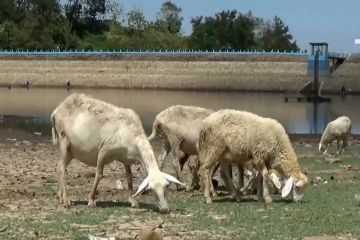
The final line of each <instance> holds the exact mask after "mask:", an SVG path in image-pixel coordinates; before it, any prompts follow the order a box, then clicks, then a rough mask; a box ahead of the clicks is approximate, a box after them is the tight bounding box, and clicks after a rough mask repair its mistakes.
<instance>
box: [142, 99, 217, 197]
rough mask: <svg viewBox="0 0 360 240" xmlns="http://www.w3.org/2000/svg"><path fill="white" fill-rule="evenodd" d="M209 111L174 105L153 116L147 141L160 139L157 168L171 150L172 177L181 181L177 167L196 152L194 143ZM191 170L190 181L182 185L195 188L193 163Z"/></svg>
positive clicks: (182, 164) (195, 170) (181, 167)
mask: <svg viewBox="0 0 360 240" xmlns="http://www.w3.org/2000/svg"><path fill="white" fill-rule="evenodd" d="M213 112H214V111H213V110H211V109H206V108H201V107H195V106H183V105H176V106H170V107H168V108H166V109H165V110H163V111H162V112H160V113H159V114H157V115H156V117H155V120H154V123H153V128H152V133H151V134H150V136H149V137H148V140H149V141H150V142H151V141H153V140H154V139H156V138H161V139H164V149H163V151H162V152H161V154H160V156H159V158H158V160H159V162H162V164H161V167H160V169H163V167H164V163H165V161H166V159H167V158H168V156H169V153H171V158H172V163H173V164H172V165H173V167H174V170H175V173H176V177H177V179H179V181H181V182H183V176H182V173H181V170H182V169H183V166H184V164H185V163H186V161H187V160H188V158H189V156H192V155H197V150H196V144H197V141H198V138H199V132H200V127H201V125H202V120H203V119H204V118H206V117H208V116H209V115H210V114H211V113H213ZM191 169H192V183H191V185H187V186H186V188H187V190H191V189H194V188H195V187H196V181H194V180H195V179H196V175H197V172H198V171H197V170H198V168H197V167H196V164H195V167H194V168H191Z"/></svg>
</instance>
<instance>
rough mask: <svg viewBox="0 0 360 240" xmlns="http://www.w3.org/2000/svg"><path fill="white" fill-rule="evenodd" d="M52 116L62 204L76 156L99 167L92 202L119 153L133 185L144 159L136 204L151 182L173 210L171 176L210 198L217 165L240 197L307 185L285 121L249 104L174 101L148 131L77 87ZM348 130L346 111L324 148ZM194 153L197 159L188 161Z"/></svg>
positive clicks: (297, 194) (296, 196) (266, 198)
mask: <svg viewBox="0 0 360 240" xmlns="http://www.w3.org/2000/svg"><path fill="white" fill-rule="evenodd" d="M51 123H52V139H53V143H54V144H58V145H59V148H60V155H61V157H60V161H59V163H58V183H59V191H58V195H57V196H58V198H59V199H60V200H61V201H62V203H63V204H64V206H65V207H69V206H70V201H69V198H68V195H67V191H66V183H65V173H66V167H67V165H68V164H69V163H70V161H71V160H72V159H74V158H76V159H78V160H79V161H81V162H83V163H85V164H87V165H90V166H94V167H96V174H95V181H94V184H93V186H92V189H91V191H90V195H89V203H88V205H89V206H92V207H94V206H96V201H95V195H96V188H97V186H98V184H99V181H100V179H101V177H102V174H103V169H104V165H106V164H108V163H111V162H113V161H115V160H117V161H120V162H121V163H123V164H124V166H125V172H126V177H127V183H128V190H129V192H132V190H133V189H132V188H133V186H132V173H131V168H130V165H131V164H138V163H140V164H141V165H142V167H143V169H144V170H145V172H146V173H147V176H146V177H145V179H144V180H143V181H142V182H141V184H140V186H139V188H138V190H137V192H136V193H135V194H134V195H130V197H129V200H130V201H131V204H132V206H133V207H137V206H138V203H137V201H136V199H135V197H136V196H137V195H139V194H140V193H141V192H143V191H144V190H145V189H149V190H151V192H152V193H153V196H154V199H155V202H156V204H157V206H158V207H159V211H160V212H161V213H167V212H169V210H170V208H169V204H168V201H167V194H166V190H167V186H168V185H169V184H170V183H175V184H177V186H178V188H179V189H180V188H184V187H185V188H186V189H187V190H192V189H195V188H197V187H200V189H201V190H202V191H203V192H204V197H205V199H206V202H207V203H211V202H212V196H216V190H215V188H214V186H213V183H212V177H213V175H214V173H215V172H216V169H217V168H219V169H220V174H221V177H222V179H223V181H224V183H225V186H226V188H227V190H228V191H229V194H230V195H231V196H232V197H234V198H235V199H236V200H237V201H240V200H241V195H242V194H244V193H246V192H247V191H248V190H249V189H250V188H251V189H252V190H256V193H257V197H258V200H259V201H263V202H265V203H266V204H269V203H271V202H272V199H271V196H270V193H271V192H272V189H275V190H278V191H281V196H282V197H286V196H288V195H290V193H292V198H293V200H294V201H301V200H302V199H303V196H304V192H305V190H306V188H307V186H308V185H309V180H308V178H307V175H306V173H304V172H302V170H301V168H300V166H299V163H298V159H297V156H296V154H295V151H294V149H293V147H292V145H291V142H290V139H289V137H288V135H287V133H286V131H285V129H284V127H283V126H282V125H281V124H280V123H279V122H278V121H276V120H274V119H270V118H264V117H261V116H259V115H256V114H253V113H249V112H245V111H236V110H229V109H224V110H220V111H213V110H210V109H204V108H200V107H193V106H181V105H176V106H171V107H169V108H167V109H165V110H164V111H162V112H161V113H159V114H158V115H157V116H156V118H155V121H154V124H153V129H152V133H151V135H150V136H149V137H147V136H146V134H145V131H144V129H143V126H142V123H141V120H140V118H139V116H138V115H137V114H136V113H135V112H134V111H133V110H131V109H126V108H119V107H117V106H114V105H112V104H109V103H106V102H103V101H101V100H98V99H95V98H93V97H90V96H87V95H84V94H72V95H70V96H68V97H67V98H66V99H65V100H64V101H63V102H62V103H60V104H59V105H58V107H57V108H56V109H55V110H54V111H53V113H52V115H51ZM350 134H351V122H350V119H349V118H347V117H340V118H338V119H336V120H335V121H333V122H330V123H329V124H328V126H327V127H326V129H325V131H324V133H323V135H322V137H321V140H320V143H319V151H321V152H323V153H326V152H327V151H328V149H329V146H330V144H331V142H332V141H333V140H337V146H338V149H337V154H341V153H342V151H343V149H344V148H345V147H346V145H347V143H348V139H349V137H350ZM154 139H162V140H163V141H162V142H163V150H162V152H161V153H160V155H159V157H158V161H159V162H161V163H162V165H161V167H159V165H158V161H157V158H156V156H155V154H154V151H153V148H152V145H151V143H150V142H151V141H153V140H154ZM340 141H342V145H341V144H340ZM191 156H193V158H192V159H195V160H194V161H188V159H189V158H190V157H191ZM194 157H196V158H194ZM168 159H169V160H171V161H172V165H173V167H174V170H175V173H176V178H175V177H173V176H171V175H169V174H167V173H164V172H162V167H163V164H164V162H166V161H167V160H168ZM186 162H188V163H189V169H190V170H191V176H192V178H191V182H190V184H184V183H183V182H184V178H183V176H182V168H183V166H184V164H185V163H186ZM190 162H191V164H190ZM232 165H235V166H236V167H237V168H238V171H239V174H238V180H237V186H234V183H233V179H232V174H231V167H232ZM245 175H247V176H248V179H247V181H246V182H244V176H245Z"/></svg>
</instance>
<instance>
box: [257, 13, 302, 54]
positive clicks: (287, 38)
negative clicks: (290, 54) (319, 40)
mask: <svg viewBox="0 0 360 240" xmlns="http://www.w3.org/2000/svg"><path fill="white" fill-rule="evenodd" d="M258 41H259V46H261V48H262V49H264V50H266V51H271V50H274V51H275V50H279V51H285V50H286V51H298V50H299V47H298V46H297V44H296V41H293V36H292V35H291V34H290V33H289V27H288V26H287V25H285V23H284V22H283V21H282V20H281V19H280V18H279V17H277V16H275V17H274V19H273V22H272V23H271V22H265V23H264V22H263V23H262V26H261V32H260V34H259V40H258Z"/></svg>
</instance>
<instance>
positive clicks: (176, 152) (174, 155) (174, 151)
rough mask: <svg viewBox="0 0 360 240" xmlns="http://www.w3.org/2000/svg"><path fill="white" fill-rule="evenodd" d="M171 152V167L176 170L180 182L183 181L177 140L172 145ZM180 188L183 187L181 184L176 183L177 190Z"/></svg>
mask: <svg viewBox="0 0 360 240" xmlns="http://www.w3.org/2000/svg"><path fill="white" fill-rule="evenodd" d="M171 153H172V160H173V167H174V170H175V172H176V177H177V179H178V180H179V181H180V182H184V181H183V176H182V173H181V167H180V143H179V142H177V143H176V144H174V145H172V149H171ZM181 189H183V186H181V185H179V184H178V185H177V190H181Z"/></svg>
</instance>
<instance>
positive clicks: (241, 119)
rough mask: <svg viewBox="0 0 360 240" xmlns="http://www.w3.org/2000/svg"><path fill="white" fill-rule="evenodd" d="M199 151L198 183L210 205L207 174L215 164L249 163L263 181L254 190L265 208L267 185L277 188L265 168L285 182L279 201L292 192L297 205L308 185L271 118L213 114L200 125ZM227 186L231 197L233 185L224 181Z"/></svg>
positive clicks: (225, 112)
mask: <svg viewBox="0 0 360 240" xmlns="http://www.w3.org/2000/svg"><path fill="white" fill-rule="evenodd" d="M198 151H199V160H200V165H201V167H200V176H201V183H202V185H203V189H204V196H205V198H206V202H207V203H211V202H212V198H211V196H210V173H211V171H212V170H213V168H214V167H215V166H216V164H217V163H218V162H220V164H229V163H240V164H241V163H245V162H247V161H251V162H252V164H253V166H254V167H255V169H256V170H257V171H258V172H259V173H260V174H258V179H259V180H260V177H262V180H261V181H258V186H257V189H258V190H260V191H257V192H258V198H259V200H262V199H263V200H264V201H265V203H266V204H269V203H271V202H272V199H271V197H270V195H269V189H268V181H270V180H271V181H273V182H274V184H275V185H276V186H278V185H279V182H277V181H274V179H273V178H272V177H271V178H270V176H269V172H268V168H269V169H275V170H276V171H277V172H278V174H279V175H280V177H282V178H286V183H285V186H284V187H283V188H282V197H286V196H287V195H289V193H290V192H291V191H292V190H293V199H294V201H300V200H302V198H303V195H304V189H305V187H306V186H307V185H308V179H307V177H306V176H305V175H304V174H303V173H302V172H301V169H300V166H299V163H298V160H297V157H296V154H295V152H294V150H293V147H292V145H291V142H290V140H289V137H288V135H287V134H286V132H285V129H284V128H283V127H282V125H281V124H280V123H279V122H277V121H276V120H273V119H270V118H263V117H260V116H258V115H256V114H253V113H249V112H243V111H236V110H221V111H218V112H215V113H213V114H211V115H210V116H209V117H207V118H206V119H204V121H203V126H202V128H201V131H200V136H199V143H198ZM226 179H228V178H225V180H226ZM261 184H262V186H261ZM226 185H227V187H228V189H229V191H230V192H231V193H232V194H234V192H236V190H235V188H234V186H233V184H232V182H229V181H227V183H226ZM279 187H280V186H279Z"/></svg>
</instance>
